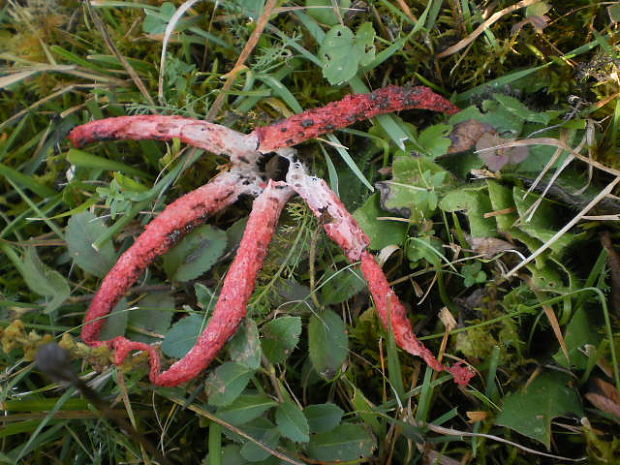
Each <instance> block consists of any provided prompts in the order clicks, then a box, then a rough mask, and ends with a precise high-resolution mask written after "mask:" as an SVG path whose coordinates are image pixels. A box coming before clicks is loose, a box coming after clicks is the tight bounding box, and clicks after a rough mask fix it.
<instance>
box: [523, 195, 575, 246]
mask: <svg viewBox="0 0 620 465" xmlns="http://www.w3.org/2000/svg"><path fill="white" fill-rule="evenodd" d="M512 192H513V200H514V203H515V206H516V207H517V212H518V213H519V217H521V218H525V217H526V216H527V211H528V209H529V208H530V207H531V206H532V204H533V203H534V202H535V201H536V200H538V198H539V197H540V196H539V195H538V194H535V193H530V194H528V195H527V196H526V195H525V194H526V191H525V190H524V189H521V188H519V187H517V186H514V187H513V191H512ZM524 197H525V198H524ZM562 222H563V220H562V219H561V218H560V215H559V212H558V208H557V206H556V205H555V204H553V203H552V202H551V201H549V200H547V199H543V201H542V202H541V203H540V205H538V208H537V209H536V213H535V214H534V215H533V216H532V218H531V219H530V220H529V221H523V222H521V224H520V225H519V229H521V230H522V231H525V232H526V233H527V234H529V235H530V236H532V237H535V238H536V239H539V240H540V241H542V242H547V241H548V240H549V239H551V238H552V237H553V236H554V235H555V234H556V233H557V231H558V229H559V228H560V227H561V226H562ZM578 237H579V236H577V235H575V234H573V233H568V232H567V233H564V234H563V235H562V236H561V237H559V238H558V239H557V240H556V241H555V242H554V243H553V244H552V245H551V247H550V248H551V250H553V251H554V252H559V251H561V250H562V249H564V248H565V247H567V246H568V245H570V244H571V243H572V242H574V241H575V240H576V239H577V238H578Z"/></svg>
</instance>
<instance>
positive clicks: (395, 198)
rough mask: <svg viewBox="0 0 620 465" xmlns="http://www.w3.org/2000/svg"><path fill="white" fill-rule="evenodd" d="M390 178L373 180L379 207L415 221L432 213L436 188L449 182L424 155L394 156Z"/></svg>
mask: <svg viewBox="0 0 620 465" xmlns="http://www.w3.org/2000/svg"><path fill="white" fill-rule="evenodd" d="M392 173H393V178H392V180H391V181H384V182H378V183H376V186H377V188H378V189H379V192H380V193H381V207H382V208H383V209H385V210H388V211H390V212H393V213H395V214H397V215H400V216H403V217H405V218H412V219H414V220H416V221H421V220H424V219H428V218H429V217H430V216H432V215H433V214H434V213H435V209H436V208H437V202H438V201H439V197H438V194H437V190H438V189H442V188H443V187H444V186H445V185H446V184H449V183H450V182H451V176H450V175H449V173H448V172H447V171H446V170H444V169H443V168H442V167H440V166H439V165H437V164H435V163H433V162H432V161H430V160H428V159H427V158H422V157H418V158H414V157H410V156H404V157H397V158H396V159H395V160H394V163H393V165H392Z"/></svg>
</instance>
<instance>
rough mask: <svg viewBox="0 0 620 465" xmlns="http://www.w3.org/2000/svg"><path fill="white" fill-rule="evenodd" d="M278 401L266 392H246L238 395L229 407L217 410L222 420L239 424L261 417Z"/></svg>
mask: <svg viewBox="0 0 620 465" xmlns="http://www.w3.org/2000/svg"><path fill="white" fill-rule="evenodd" d="M275 405H278V403H277V402H276V401H275V400H273V399H271V398H269V397H268V396H266V395H264V394H246V395H243V396H239V397H237V399H235V401H234V402H232V403H231V404H230V405H228V406H227V407H222V408H219V409H218V410H217V415H218V417H220V418H221V419H222V420H224V421H227V422H228V423H231V424H233V425H236V426H239V425H243V424H244V423H247V422H249V421H252V420H254V419H255V418H258V417H260V416H261V415H262V414H263V413H265V412H266V411H267V410H269V409H270V408H271V407H273V406H275Z"/></svg>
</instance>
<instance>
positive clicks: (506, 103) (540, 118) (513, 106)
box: [493, 94, 551, 125]
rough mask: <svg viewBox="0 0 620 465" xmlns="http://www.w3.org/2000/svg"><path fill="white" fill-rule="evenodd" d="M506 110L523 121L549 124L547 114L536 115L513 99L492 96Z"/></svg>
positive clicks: (505, 96) (507, 96)
mask: <svg viewBox="0 0 620 465" xmlns="http://www.w3.org/2000/svg"><path fill="white" fill-rule="evenodd" d="M493 97H494V98H495V100H497V101H498V102H499V103H500V104H501V105H502V106H503V107H504V108H505V109H506V110H508V111H509V112H510V113H512V114H513V115H515V116H516V117H517V118H521V119H522V120H525V121H532V122H534V123H541V124H545V125H546V124H549V121H550V120H551V115H550V114H548V113H538V112H535V111H532V110H530V109H529V108H528V107H527V106H525V105H524V104H523V103H521V102H520V101H519V100H517V99H516V98H514V97H511V96H509V95H503V94H495V95H494V96H493Z"/></svg>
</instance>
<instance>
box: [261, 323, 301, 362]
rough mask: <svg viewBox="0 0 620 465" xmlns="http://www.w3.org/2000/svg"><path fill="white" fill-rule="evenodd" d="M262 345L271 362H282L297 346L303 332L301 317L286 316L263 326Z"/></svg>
mask: <svg viewBox="0 0 620 465" xmlns="http://www.w3.org/2000/svg"><path fill="white" fill-rule="evenodd" d="M261 333H262V335H263V337H262V339H261V346H262V348H263V353H264V354H265V357H267V359H268V360H269V361H270V362H271V363H282V362H284V361H285V360H286V359H287V358H288V356H289V355H290V354H291V352H292V351H293V349H295V347H297V343H298V342H299V336H300V334H301V318H299V317H298V316H284V317H281V318H278V319H276V320H272V321H270V322H269V323H267V324H265V325H264V326H262V327H261Z"/></svg>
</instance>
